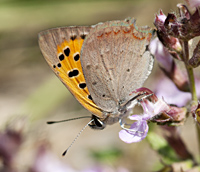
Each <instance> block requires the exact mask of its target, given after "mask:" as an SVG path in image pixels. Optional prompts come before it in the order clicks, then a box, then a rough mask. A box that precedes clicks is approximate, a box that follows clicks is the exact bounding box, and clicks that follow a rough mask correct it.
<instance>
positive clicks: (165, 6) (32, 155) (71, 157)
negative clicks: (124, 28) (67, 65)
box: [0, 0, 197, 172]
mask: <svg viewBox="0 0 200 172" xmlns="http://www.w3.org/2000/svg"><path fill="white" fill-rule="evenodd" d="M177 3H184V1H182V0H179V1H178V0H162V1H161V0H132V1H131V0H107V1H104V0H73V1H72V0H71V1H70V0H57V1H54V0H43V1H41V0H0V115H1V120H0V130H1V132H3V131H5V130H6V128H14V130H17V131H19V133H20V135H21V136H22V143H21V144H20V147H19V149H18V150H17V151H16V153H15V158H14V160H13V164H14V165H13V166H14V167H13V168H15V169H17V170H18V171H28V170H30V169H31V168H33V166H34V163H36V161H37V160H38V156H39V155H40V153H41V152H43V153H44V152H48V153H50V155H48V156H47V157H48V158H50V157H53V160H52V159H48V158H47V160H46V161H47V162H48V163H47V164H48V165H49V166H51V165H53V163H55V162H59V163H57V165H58V164H64V166H65V167H66V166H67V167H70V168H71V171H73V170H77V171H81V170H86V169H91V168H97V167H103V168H106V169H110V171H111V169H112V170H113V171H117V170H118V171H124V172H125V171H152V170H153V169H154V170H156V169H158V167H159V166H158V164H159V162H160V159H159V156H158V155H157V154H156V152H154V151H152V150H151V149H150V146H149V144H148V143H147V142H146V141H145V140H144V141H142V142H140V143H134V144H126V143H124V142H122V141H121V140H120V139H119V137H118V132H119V131H120V129H121V128H120V125H119V124H115V125H113V126H108V127H106V128H105V129H104V130H102V131H94V130H91V129H90V128H86V129H85V131H84V132H83V133H82V134H81V136H80V137H79V139H78V140H77V141H76V142H75V144H74V145H73V146H72V148H71V149H70V151H69V152H68V153H67V155H66V156H65V157H62V152H63V151H64V150H65V149H66V148H67V147H68V146H69V145H70V144H71V142H72V141H73V139H74V138H75V137H76V135H77V133H79V131H80V130H81V129H82V128H83V127H84V126H85V125H86V124H87V122H88V119H82V120H76V121H71V122H67V123H61V124H54V125H47V124H46V121H51V120H62V119H67V118H73V117H78V116H85V115H89V112H88V111H86V110H85V109H83V107H82V106H81V105H80V104H79V103H78V102H77V101H76V100H75V98H74V97H73V96H72V95H71V94H70V93H69V92H68V90H67V89H66V88H65V86H64V85H63V84H62V83H61V82H60V80H59V79H58V78H57V77H56V76H55V75H54V73H53V72H52V71H51V69H50V67H49V66H48V65H47V63H46V61H45V60H44V58H43V56H42V54H41V52H40V50H39V47H38V41H37V39H38V38H37V35H38V33H39V32H40V31H42V30H46V29H49V28H54V27H59V26H72V25H93V24H97V23H98V22H105V21H109V20H124V19H125V18H127V17H134V18H136V19H137V25H138V26H142V25H149V26H151V27H153V21H154V17H155V14H156V13H158V11H159V10H160V9H162V10H163V12H164V13H165V14H167V13H168V12H172V11H176V10H177V8H176V4H177ZM155 66H156V65H155ZM157 72H158V69H156V68H155V69H154V70H153V73H152V75H151V77H150V78H149V80H148V81H147V82H146V87H148V88H151V81H152V78H153V77H154V76H155V75H156V73H157ZM190 124H192V122H191V121H188V122H187V123H186V125H185V126H184V127H182V130H184V131H185V132H184V133H185V135H186V136H184V137H185V138H187V136H190V139H185V141H186V142H187V143H188V145H190V146H191V147H193V146H196V145H194V143H195V134H191V133H194V131H193V129H190V130H189V129H188V128H190ZM196 147H197V146H196ZM190 150H191V151H192V152H195V151H196V149H193V148H191V149H190ZM2 164H3V163H1V166H2ZM47 164H46V165H47ZM48 165H47V166H48ZM42 166H43V168H44V166H45V163H43V164H42ZM61 166H62V165H61ZM49 168H50V167H49ZM32 171H34V170H33V169H32ZM44 171H45V170H44ZM54 171H59V170H58V169H57V170H54ZM68 171H70V170H68ZM108 171H109V170H108ZM46 172H48V170H46Z"/></svg>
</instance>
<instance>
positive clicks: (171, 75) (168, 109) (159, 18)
mask: <svg viewBox="0 0 200 172" xmlns="http://www.w3.org/2000/svg"><path fill="white" fill-rule="evenodd" d="M187 2H188V4H189V7H187V6H186V5H183V4H178V5H177V7H178V10H179V15H176V14H175V13H168V15H167V16H166V15H165V14H164V13H163V12H162V11H161V10H160V12H159V14H158V15H156V17H155V20H154V25H155V26H156V29H157V38H155V39H154V40H152V41H151V43H150V45H149V50H150V52H151V54H152V55H154V57H155V59H156V60H157V62H158V65H159V67H160V69H161V70H162V71H163V73H164V74H165V77H163V78H162V79H161V80H160V82H159V83H158V84H157V86H156V89H155V90H154V92H152V91H151V90H149V89H147V88H140V89H137V90H136V91H135V93H138V94H141V93H143V94H145V95H149V96H146V97H147V98H146V97H144V98H141V99H140V100H138V104H139V105H141V107H142V108H143V114H140V115H132V116H130V117H129V119H130V120H133V121H135V122H134V123H133V124H132V125H131V126H130V128H129V129H124V130H121V131H120V132H119V137H120V138H121V140H123V141H124V142H126V143H132V142H139V141H141V140H143V139H144V138H145V137H146V136H147V133H148V130H149V127H148V123H149V122H156V123H157V124H162V125H164V124H168V125H175V126H177V125H180V124H183V123H184V121H185V120H186V118H187V116H186V114H192V115H193V117H194V119H195V121H196V122H197V123H198V124H200V115H199V114H200V113H199V109H200V105H199V103H198V97H200V90H199V89H197V90H196V89H195V87H196V88H200V79H198V77H200V76H197V77H196V78H195V77H194V76H195V75H194V73H193V68H196V67H198V66H199V65H200V41H199V42H197V44H196V46H195V48H194V50H193V53H192V54H191V55H190V54H189V52H192V51H191V50H190V49H189V48H191V47H190V41H191V40H193V39H194V38H195V37H197V36H200V12H199V9H200V1H198V2H199V3H197V2H195V3H193V2H194V1H192V0H191V1H189V0H188V1H187ZM189 8H191V9H193V11H192V10H189ZM194 42H195V41H194ZM177 62H179V63H183V64H184V66H185V67H186V72H185V71H183V70H182V68H180V67H179V65H177ZM167 78H168V79H167ZM161 85H162V86H161ZM165 87H166V89H165ZM188 105H190V106H189V108H188ZM186 106H187V108H186Z"/></svg>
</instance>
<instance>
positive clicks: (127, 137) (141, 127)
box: [119, 120, 149, 143]
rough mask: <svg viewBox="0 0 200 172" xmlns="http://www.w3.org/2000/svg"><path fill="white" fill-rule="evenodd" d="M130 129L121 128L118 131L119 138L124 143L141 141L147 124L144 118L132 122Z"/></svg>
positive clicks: (147, 127)
mask: <svg viewBox="0 0 200 172" xmlns="http://www.w3.org/2000/svg"><path fill="white" fill-rule="evenodd" d="M130 129H132V130H133V131H128V130H121V131H120V132H119V138H120V139H121V140H122V141H124V142H126V143H133V142H140V141H142V140H143V139H144V138H145V137H146V136H147V133H148V130H149V126H148V125H147V122H146V121H145V120H140V121H137V122H134V123H133V124H132V125H131V127H130Z"/></svg>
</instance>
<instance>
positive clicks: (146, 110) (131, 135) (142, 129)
mask: <svg viewBox="0 0 200 172" xmlns="http://www.w3.org/2000/svg"><path fill="white" fill-rule="evenodd" d="M135 92H137V93H139V94H141V93H143V94H146V95H147V96H148V95H149V97H148V98H149V99H150V100H149V99H147V98H145V97H144V98H142V99H141V100H140V101H139V102H140V103H139V104H140V105H141V106H142V108H143V114H142V115H132V116H130V117H129V119H130V120H133V121H135V122H134V123H133V124H132V125H131V127H130V128H129V129H126V128H125V129H123V130H121V131H120V132H119V138H120V139H121V140H122V141H124V142H126V143H133V142H140V141H142V140H143V139H144V138H145V137H146V136H147V133H148V130H149V127H148V122H150V121H152V122H156V123H158V124H165V123H167V122H168V123H176V124H178V123H181V122H182V121H184V119H185V116H186V112H187V109H186V108H179V107H175V106H170V105H168V104H167V103H166V102H165V101H164V100H163V98H158V97H157V96H156V95H155V94H154V93H153V92H152V91H151V90H149V89H147V88H139V89H137V90H136V91H135Z"/></svg>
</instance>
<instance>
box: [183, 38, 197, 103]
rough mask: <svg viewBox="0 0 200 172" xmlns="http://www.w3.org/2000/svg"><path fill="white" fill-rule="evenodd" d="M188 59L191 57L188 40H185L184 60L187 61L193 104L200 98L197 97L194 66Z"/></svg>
mask: <svg viewBox="0 0 200 172" xmlns="http://www.w3.org/2000/svg"><path fill="white" fill-rule="evenodd" d="M188 59H189V47H188V41H184V42H183V61H184V63H185V67H186V70H187V74H188V79H189V86H190V92H191V94H192V101H193V102H192V105H197V103H198V98H197V94H196V88H195V79H194V72H193V68H192V67H190V66H189V65H188Z"/></svg>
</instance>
